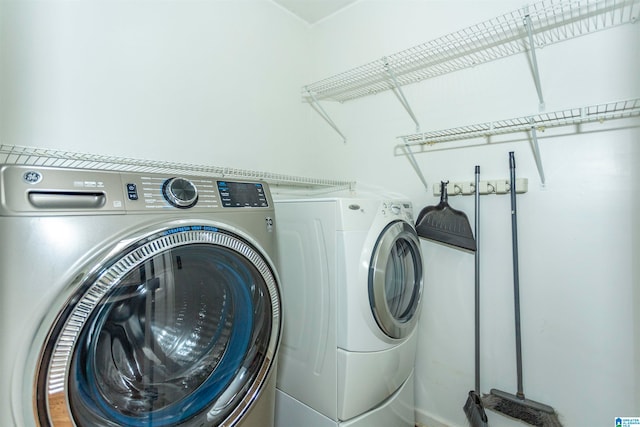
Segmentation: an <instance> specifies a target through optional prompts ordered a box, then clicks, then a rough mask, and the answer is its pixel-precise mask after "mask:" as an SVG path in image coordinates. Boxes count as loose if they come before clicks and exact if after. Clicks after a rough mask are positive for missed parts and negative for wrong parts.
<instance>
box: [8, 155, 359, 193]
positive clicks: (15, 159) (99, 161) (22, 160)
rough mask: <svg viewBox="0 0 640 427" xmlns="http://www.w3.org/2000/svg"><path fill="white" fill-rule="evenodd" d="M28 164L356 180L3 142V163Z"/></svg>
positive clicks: (279, 180) (316, 183)
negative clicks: (294, 174)
mask: <svg viewBox="0 0 640 427" xmlns="http://www.w3.org/2000/svg"><path fill="white" fill-rule="evenodd" d="M3 164H5V165H25V166H42V167H58V168H70V169H92V170H105V171H119V172H140V173H169V174H183V175H200V176H212V177H217V178H225V179H229V178H236V179H249V180H257V181H263V182H267V183H269V184H275V185H284V186H306V187H339V188H349V189H353V188H354V187H355V182H350V181H340V180H331V179H318V178H307V177H301V176H293V175H283V174H277V173H271V172H261V171H253V170H246V169H236V168H228V167H219V166H209V165H194V164H186V163H178V162H165V161H154V160H141V159H131V158H125V157H115V156H105V155H97V154H87V153H78V152H73V151H61V150H53V149H46V148H34V147H22V146H16V145H4V144H2V145H0V165H3Z"/></svg>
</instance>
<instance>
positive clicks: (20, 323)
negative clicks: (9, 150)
mask: <svg viewBox="0 0 640 427" xmlns="http://www.w3.org/2000/svg"><path fill="white" fill-rule="evenodd" d="M274 221H275V219H274V210H273V202H272V199H271V195H270V192H269V188H268V186H267V185H266V184H265V183H262V182H251V181H244V180H235V181H227V180H220V179H216V178H215V177H207V176H190V175H187V176H185V175H182V176H176V175H174V174H171V173H145V172H141V173H138V172H116V171H104V170H101V171H97V170H88V169H85V170H83V169H65V168H52V167H38V166H24V165H15V164H13V165H0V235H1V236H2V247H1V248H0V316H1V319H0V328H1V330H0V348H1V350H0V351H1V353H0V354H1V360H0V376H1V378H0V425H2V426H15V427H30V426H39V427H45V426H49V427H60V426H64V427H67V426H75V427H95V426H113V427H115V426H140V427H142V426H157V427H160V426H167V427H168V426H185V427H186V426H237V427H264V426H272V425H273V416H274V400H275V371H276V359H275V357H276V352H277V349H278V345H279V337H280V330H281V317H280V316H281V313H280V294H279V279H278V276H277V272H276V268H275V266H276V262H277V260H276V257H277V254H276V240H275V232H274Z"/></svg>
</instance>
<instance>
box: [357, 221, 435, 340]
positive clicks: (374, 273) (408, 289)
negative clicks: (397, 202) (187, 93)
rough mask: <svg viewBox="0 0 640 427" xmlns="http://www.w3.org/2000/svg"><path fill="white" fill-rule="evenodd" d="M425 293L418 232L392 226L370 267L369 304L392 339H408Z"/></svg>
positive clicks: (399, 224) (400, 225) (398, 224)
mask: <svg viewBox="0 0 640 427" xmlns="http://www.w3.org/2000/svg"><path fill="white" fill-rule="evenodd" d="M421 294H422V255H421V252H420V243H419V239H418V235H417V234H416V231H415V229H414V228H413V227H412V226H411V225H410V224H409V223H407V222H405V221H396V222H392V223H390V224H389V225H388V226H387V227H386V228H385V229H384V230H383V232H382V233H381V234H380V236H379V237H378V241H377V242H376V245H375V247H374V249H373V254H372V257H371V262H370V264H369V303H370V305H371V310H372V311H373V315H374V317H375V319H376V322H377V323H378V326H379V327H380V329H382V331H383V332H384V333H385V334H386V335H387V336H389V337H391V338H395V339H401V338H405V337H407V336H408V335H409V334H410V333H411V331H413V328H414V327H415V324H416V323H417V321H418V307H419V305H420V297H421Z"/></svg>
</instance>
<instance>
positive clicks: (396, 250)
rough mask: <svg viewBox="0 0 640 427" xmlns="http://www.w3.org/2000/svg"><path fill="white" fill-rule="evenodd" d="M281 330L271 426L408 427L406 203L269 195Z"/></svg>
mask: <svg viewBox="0 0 640 427" xmlns="http://www.w3.org/2000/svg"><path fill="white" fill-rule="evenodd" d="M275 206H276V216H277V218H278V229H277V233H278V245H279V259H280V266H279V271H280V274H281V278H282V294H283V313H284V319H285V321H284V322H285V325H286V327H285V330H284V335H283V340H282V346H281V349H280V356H279V369H278V383H277V393H276V396H277V398H276V426H277V427H288V426H291V425H299V423H300V422H302V420H306V422H305V425H307V426H309V427H335V426H340V427H409V426H413V425H414V420H415V416H414V383H413V369H414V365H415V355H416V344H417V335H416V327H417V321H418V317H419V312H420V306H421V294H422V255H421V250H420V244H419V240H418V236H417V233H416V231H415V229H414V227H413V212H412V205H411V203H410V201H408V200H406V199H404V198H401V197H400V198H398V197H397V196H395V195H394V196H393V197H392V196H384V195H368V194H367V195H363V194H358V193H356V194H355V195H351V196H347V197H308V198H300V197H286V196H280V197H277V198H276V205H275Z"/></svg>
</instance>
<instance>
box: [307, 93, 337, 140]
mask: <svg viewBox="0 0 640 427" xmlns="http://www.w3.org/2000/svg"><path fill="white" fill-rule="evenodd" d="M305 90H306V92H307V95H308V97H309V100H310V101H309V103H310V104H311V107H313V109H314V110H316V113H318V114H319V115H320V117H322V118H323V119H324V120H325V121H326V122H327V123H328V124H329V126H331V127H332V128H333V130H335V131H336V132H337V133H338V135H340V136H341V137H342V142H344V143H345V144H346V143H347V137H345V136H344V134H343V133H342V132H341V131H340V129H339V128H338V125H336V124H335V122H334V121H333V120H331V117H330V116H329V114H328V113H327V112H326V111H325V109H324V108H322V105H321V104H320V101H318V99H317V98H316V97H315V95H314V94H313V93H312V92H311V91H310V90H309V89H308V88H306V87H305Z"/></svg>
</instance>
